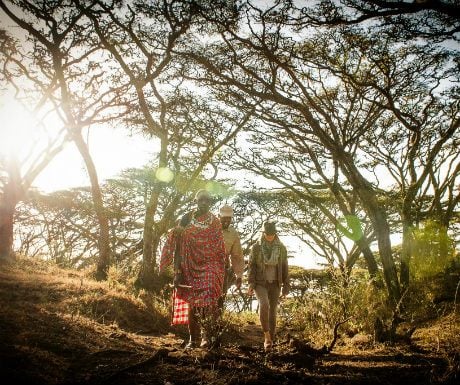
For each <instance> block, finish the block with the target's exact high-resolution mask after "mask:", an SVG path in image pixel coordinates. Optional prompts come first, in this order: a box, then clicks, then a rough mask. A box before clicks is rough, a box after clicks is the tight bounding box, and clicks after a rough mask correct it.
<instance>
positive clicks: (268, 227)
mask: <svg viewBox="0 0 460 385" xmlns="http://www.w3.org/2000/svg"><path fill="white" fill-rule="evenodd" d="M264 233H266V234H276V222H274V221H266V222H264Z"/></svg>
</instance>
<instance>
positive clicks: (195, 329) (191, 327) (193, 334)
mask: <svg viewBox="0 0 460 385" xmlns="http://www.w3.org/2000/svg"><path fill="white" fill-rule="evenodd" d="M188 331H189V334H190V340H189V342H188V344H187V346H186V347H187V348H195V347H197V346H198V345H199V341H200V333H201V328H200V324H199V320H198V315H197V309H196V308H194V307H192V306H190V310H189V315H188Z"/></svg>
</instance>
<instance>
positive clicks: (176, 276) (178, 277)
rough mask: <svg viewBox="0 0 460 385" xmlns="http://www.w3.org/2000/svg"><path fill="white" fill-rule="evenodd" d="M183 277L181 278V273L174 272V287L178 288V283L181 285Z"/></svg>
mask: <svg viewBox="0 0 460 385" xmlns="http://www.w3.org/2000/svg"><path fill="white" fill-rule="evenodd" d="M182 281H183V279H182V273H179V272H178V273H176V274H174V280H173V285H174V287H175V288H178V287H179V285H181V284H182V283H183V282H182Z"/></svg>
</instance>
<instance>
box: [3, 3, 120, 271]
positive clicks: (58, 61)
mask: <svg viewBox="0 0 460 385" xmlns="http://www.w3.org/2000/svg"><path fill="white" fill-rule="evenodd" d="M0 8H1V9H2V11H3V12H4V13H5V14H6V15H7V16H8V17H9V18H10V19H11V20H12V21H13V22H14V23H15V24H16V25H17V26H18V27H19V28H20V29H22V30H23V31H25V32H26V33H27V36H26V39H27V40H26V43H27V47H28V49H29V50H30V51H29V52H28V53H29V55H30V56H31V57H32V60H31V61H30V62H28V63H27V66H28V67H29V68H34V71H35V72H36V73H37V74H39V75H40V79H41V81H42V82H43V83H44V84H47V85H48V87H46V88H45V87H43V88H41V89H40V91H41V95H40V94H39V95H40V96H39V98H43V97H44V98H47V99H48V100H50V101H51V102H52V103H53V105H54V107H55V112H56V114H59V116H60V117H61V119H62V120H63V121H64V126H65V128H66V130H67V136H68V138H69V139H70V140H71V141H72V142H73V143H74V144H75V145H76V147H77V149H78V151H79V153H80V154H81V156H82V158H83V161H84V163H85V166H86V169H87V171H88V176H89V179H90V183H91V192H92V197H93V203H94V210H95V212H96V215H97V218H98V224H99V236H98V244H99V245H98V246H99V259H98V265H97V271H96V277H97V278H98V279H103V278H105V277H106V273H107V269H108V265H109V263H110V245H109V227H108V221H107V216H106V214H105V209H104V203H103V199H102V193H101V189H100V186H99V180H98V175H97V171H96V167H95V164H94V162H93V160H92V157H91V154H90V151H89V148H88V144H87V142H86V141H85V139H84V136H83V129H84V128H85V127H89V126H91V125H97V124H103V123H107V122H109V121H111V120H113V119H115V118H117V117H119V116H121V115H123V114H124V113H125V108H124V105H123V104H121V103H120V95H122V94H123V93H124V86H123V84H122V85H120V84H119V83H117V82H116V79H114V78H110V77H107V76H105V75H106V68H105V67H104V56H103V55H102V51H101V50H100V47H99V46H98V45H97V44H91V43H92V42H94V39H93V37H92V35H91V29H90V28H88V24H87V22H85V20H84V15H83V13H82V12H81V10H79V9H78V8H77V7H74V6H72V5H71V4H69V3H68V2H66V1H56V2H51V3H50V2H46V1H43V2H30V1H0ZM113 84H115V86H113ZM109 85H110V86H109Z"/></svg>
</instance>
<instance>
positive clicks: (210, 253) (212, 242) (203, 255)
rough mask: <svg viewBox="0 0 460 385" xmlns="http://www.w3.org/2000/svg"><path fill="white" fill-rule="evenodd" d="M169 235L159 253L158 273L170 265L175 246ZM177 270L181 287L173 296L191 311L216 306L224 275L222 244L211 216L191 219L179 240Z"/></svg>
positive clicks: (171, 236) (223, 248) (223, 249)
mask: <svg viewBox="0 0 460 385" xmlns="http://www.w3.org/2000/svg"><path fill="white" fill-rule="evenodd" d="M176 238H177V237H176V236H175V234H174V232H173V231H171V232H170V233H169V234H168V238H167V240H166V243H165V245H164V247H163V250H162V253H161V261H160V270H163V269H164V268H165V267H166V266H167V265H169V264H171V262H172V261H173V256H174V249H175V245H176ZM180 250H181V255H182V263H181V269H182V274H183V281H182V283H183V284H184V285H189V286H191V288H190V289H188V288H181V287H179V288H178V289H177V296H178V297H179V298H181V299H183V300H185V301H186V302H188V303H189V305H190V306H192V307H205V306H216V305H217V300H218V299H219V298H220V296H221V295H222V286H223V281H224V273H225V258H226V256H225V244H224V238H223V233H222V226H221V224H220V221H219V219H218V218H217V217H216V216H214V215H213V214H211V213H208V214H205V215H203V216H202V217H199V218H196V219H193V220H192V221H191V222H190V223H189V224H188V225H187V226H186V227H185V229H184V232H183V233H182V236H181V243H180Z"/></svg>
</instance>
